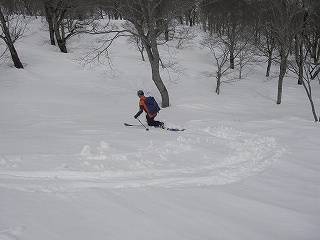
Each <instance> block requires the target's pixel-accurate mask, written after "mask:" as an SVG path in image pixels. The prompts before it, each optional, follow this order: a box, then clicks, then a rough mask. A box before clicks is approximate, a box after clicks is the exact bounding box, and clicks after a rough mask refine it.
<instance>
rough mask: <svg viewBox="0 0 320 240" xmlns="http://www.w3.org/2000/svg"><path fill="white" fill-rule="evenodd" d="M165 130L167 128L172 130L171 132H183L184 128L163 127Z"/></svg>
mask: <svg viewBox="0 0 320 240" xmlns="http://www.w3.org/2000/svg"><path fill="white" fill-rule="evenodd" d="M164 129H165V130H168V131H172V132H183V131H184V130H186V129H185V128H182V129H180V128H164Z"/></svg>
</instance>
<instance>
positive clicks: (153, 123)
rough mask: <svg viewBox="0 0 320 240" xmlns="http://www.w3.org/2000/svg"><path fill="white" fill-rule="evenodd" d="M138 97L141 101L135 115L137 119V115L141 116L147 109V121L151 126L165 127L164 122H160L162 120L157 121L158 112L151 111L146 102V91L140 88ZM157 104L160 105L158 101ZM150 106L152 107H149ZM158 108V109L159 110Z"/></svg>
mask: <svg viewBox="0 0 320 240" xmlns="http://www.w3.org/2000/svg"><path fill="white" fill-rule="evenodd" d="M137 95H138V97H139V98H140V101H139V111H138V112H137V114H136V115H134V118H135V119H136V118H137V117H139V116H140V115H141V114H142V112H143V111H145V113H146V118H147V122H148V125H149V126H154V127H161V128H164V123H163V122H160V121H155V120H154V118H155V117H156V116H157V112H155V113H150V111H149V109H148V106H147V105H146V103H145V100H146V97H145V96H144V92H143V91H142V90H139V91H138V92H137ZM156 105H158V104H157V103H156ZM149 108H150V107H149ZM159 110H160V108H159ZM159 110H158V111H159Z"/></svg>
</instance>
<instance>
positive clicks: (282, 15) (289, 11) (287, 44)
mask: <svg viewBox="0 0 320 240" xmlns="http://www.w3.org/2000/svg"><path fill="white" fill-rule="evenodd" d="M267 4H270V5H269V7H268V9H270V14H271V18H270V22H269V23H268V24H267V26H266V27H267V28H268V31H270V33H271V34H272V36H273V38H274V39H275V41H276V45H277V49H278V52H279V58H280V59H279V66H280V73H279V79H278V95H277V104H281V100H282V86H283V79H284V77H285V75H286V71H287V67H288V56H289V54H290V51H291V49H292V43H293V39H294V36H295V35H296V34H297V33H298V32H299V31H300V30H301V28H302V22H301V21H300V19H299V17H298V16H301V14H303V12H302V11H301V8H299V2H298V1H296V0H270V1H268V2H267Z"/></svg>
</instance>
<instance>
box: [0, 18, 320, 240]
mask: <svg viewBox="0 0 320 240" xmlns="http://www.w3.org/2000/svg"><path fill="white" fill-rule="evenodd" d="M30 29H32V31H33V34H29V35H28V36H27V37H26V38H24V39H23V40H22V41H20V42H18V43H17V49H18V52H19V54H20V58H21V60H22V61H23V62H24V64H25V69H24V70H17V69H15V68H13V67H12V66H11V65H10V64H9V63H8V62H6V63H2V64H1V65H0V71H1V79H0V112H1V115H0V239H1V240H2V239H5V240H8V239H10V240H11V239H21V240H22V239H23V240H38V239H39V240H40V239H47V240H59V239H65V240H70V239H77V240H81V239H83V240H87V239H112V240H115V239H119V240H120V239H121V240H126V239H128V240H129V239H130V240H133V239H137V240H142V239H148V240H150V239H161V240H164V239H170V240H172V239H175V240H179V239H181V240H182V239H183V240H186V239H190V240H195V239H219V240H220V239H226V240H227V239H228V240H230V239H237V240H239V239H245V240H250V239H254V240H259V239H261V240H262V239H265V240H270V239H277V240H279V239H281V240H286V239H288V240H289V239H290V240H293V239H296V240H300V239H304V240H307V239H309V240H311V239H319V235H320V231H319V229H318V226H319V224H320V205H319V197H320V191H319V172H320V169H319V166H320V164H319V160H320V159H319V158H320V157H319V156H320V149H319V147H320V144H319V136H320V130H319V126H318V125H319V124H317V123H314V122H313V119H312V115H311V111H310V106H309V102H308V100H307V97H306V95H305V93H304V90H303V89H302V87H300V86H298V85H297V84H296V80H295V79H293V78H290V77H288V78H286V79H285V86H284V96H283V103H282V104H281V105H276V103H275V98H276V89H277V82H276V75H277V73H276V69H274V73H273V76H274V77H275V78H270V79H266V78H265V77H264V69H263V67H260V66H258V65H257V66H256V67H255V68H254V71H253V72H252V73H251V75H249V76H247V77H246V78H245V79H243V80H241V81H239V82H234V83H230V84H225V85H223V86H222V90H221V94H220V96H218V95H216V94H215V93H214V87H215V84H214V79H208V78H206V77H204V75H203V74H202V72H203V71H214V65H213V61H212V59H211V56H210V55H209V54H208V53H207V51H206V50H205V49H201V48H199V47H198V46H197V45H196V44H194V45H193V47H188V48H184V49H179V50H177V49H173V48H167V47H165V46H163V48H162V53H163V56H164V59H165V60H166V61H169V60H171V62H175V63H176V64H175V65H174V68H175V71H173V70H163V71H162V77H163V80H164V81H165V83H166V86H167V88H168V91H169V93H170V101H171V104H172V106H171V107H170V108H166V109H162V110H161V112H160V114H159V116H158V119H160V120H162V121H164V122H165V123H166V126H168V127H179V128H186V131H184V132H169V131H165V130H162V129H150V131H145V130H144V128H143V127H142V126H141V127H125V126H124V125H123V123H124V122H128V123H132V124H139V122H137V121H136V120H135V119H134V118H133V115H134V114H135V113H136V112H137V110H138V98H137V96H136V91H137V90H139V89H143V90H144V91H145V92H149V93H150V94H151V95H153V96H155V97H156V98H157V99H158V100H159V101H160V96H159V93H158V92H157V90H156V87H155V86H154V84H153V82H152V80H151V77H150V68H149V66H148V63H147V62H142V61H141V57H140V54H139V53H138V52H137V51H136V50H135V49H134V47H133V46H130V45H128V44H127V42H126V39H119V40H118V41H117V42H116V43H115V44H114V45H113V47H112V49H111V51H110V56H111V59H112V68H111V69H110V68H109V67H108V66H103V65H99V66H97V65H91V67H88V65H87V66H82V65H81V64H82V62H81V58H82V56H83V54H84V53H85V52H86V51H88V49H89V46H90V45H91V41H93V40H94V38H93V37H89V36H82V37H81V38H80V37H79V38H74V39H73V40H72V41H71V42H70V43H69V45H68V46H69V51H70V53H68V54H62V53H60V52H59V51H58V49H57V48H55V47H53V46H50V45H49V44H48V41H47V33H46V32H44V31H43V30H41V29H43V28H42V25H41V23H40V21H39V20H35V21H33V22H32V23H31V25H30ZM30 33H31V30H30ZM168 49H169V50H168ZM314 87H315V89H314V94H315V96H316V99H315V101H316V105H317V106H320V99H319V94H318V93H319V85H315V86H314ZM318 109H319V108H318ZM141 120H143V118H141Z"/></svg>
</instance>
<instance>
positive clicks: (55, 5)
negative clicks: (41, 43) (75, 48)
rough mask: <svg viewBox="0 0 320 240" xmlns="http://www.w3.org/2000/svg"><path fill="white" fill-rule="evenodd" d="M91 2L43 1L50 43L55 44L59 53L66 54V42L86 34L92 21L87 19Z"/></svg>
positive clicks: (78, 0)
mask: <svg viewBox="0 0 320 240" xmlns="http://www.w3.org/2000/svg"><path fill="white" fill-rule="evenodd" d="M92 3H93V2H92V1H90V0H87V1H85V0H43V4H44V8H45V14H46V19H47V22H48V26H49V33H50V42H51V45H55V42H57V44H58V47H59V49H60V51H61V52H63V53H67V52H68V50H67V45H66V44H67V41H68V40H69V39H70V38H72V37H73V36H75V35H77V34H81V33H84V32H86V31H87V30H86V27H87V26H88V25H90V24H91V23H92V22H93V21H94V19H93V18H92V16H90V17H87V16H86V14H87V13H88V12H89V10H90V7H91V6H93V5H91V4H92Z"/></svg>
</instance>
